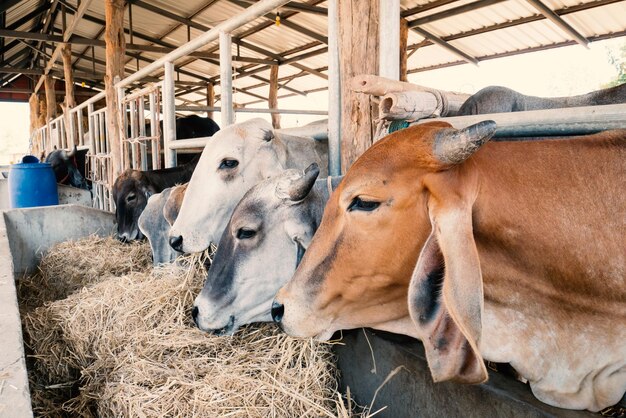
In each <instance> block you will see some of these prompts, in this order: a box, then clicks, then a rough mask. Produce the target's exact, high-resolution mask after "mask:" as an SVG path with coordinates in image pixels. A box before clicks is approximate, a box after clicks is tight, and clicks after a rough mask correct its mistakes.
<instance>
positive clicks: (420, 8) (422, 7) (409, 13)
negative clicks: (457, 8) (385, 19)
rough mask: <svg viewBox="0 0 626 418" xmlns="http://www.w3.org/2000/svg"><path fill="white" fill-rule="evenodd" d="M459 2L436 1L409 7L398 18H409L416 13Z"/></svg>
mask: <svg viewBox="0 0 626 418" xmlns="http://www.w3.org/2000/svg"><path fill="white" fill-rule="evenodd" d="M457 1H459V0H436V1H431V2H430V3H426V4H422V5H419V6H415V7H411V8H410V9H406V10H402V11H400V17H404V18H407V17H410V16H413V15H416V14H418V13H424V12H427V11H429V10H432V9H436V8H438V7H441V6H445V5H446V4H450V3H454V2H457Z"/></svg>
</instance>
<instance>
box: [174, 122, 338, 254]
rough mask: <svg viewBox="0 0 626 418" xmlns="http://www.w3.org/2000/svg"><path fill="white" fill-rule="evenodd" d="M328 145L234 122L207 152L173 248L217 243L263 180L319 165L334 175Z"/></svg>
mask: <svg viewBox="0 0 626 418" xmlns="http://www.w3.org/2000/svg"><path fill="white" fill-rule="evenodd" d="M327 156H328V143H327V142H320V141H316V140H314V139H312V138H302V137H296V136H291V135H286V134H282V133H278V132H275V131H274V130H273V129H272V127H271V125H270V124H269V123H268V122H266V121H265V120H263V119H252V120H249V121H246V122H243V123H238V124H235V125H231V126H228V127H226V128H224V129H222V130H221V131H219V132H218V133H216V134H215V135H214V136H213V138H212V139H211V142H210V143H209V144H207V146H206V147H205V148H204V151H203V152H202V156H201V157H200V161H199V162H198V165H197V167H196V170H195V172H194V174H193V176H192V177H191V181H190V182H189V186H188V188H187V192H186V194H185V198H184V199H183V203H182V206H181V209H180V213H179V216H178V218H177V219H176V222H174V225H173V226H172V229H171V231H170V244H171V246H172V247H173V248H174V249H176V250H178V251H182V252H185V253H191V252H198V251H203V250H205V249H206V248H208V247H209V245H210V244H211V243H217V242H218V240H219V239H220V236H221V235H222V232H223V231H224V228H225V227H226V224H227V223H228V219H229V218H230V215H231V214H232V212H233V209H234V208H235V205H236V204H237V202H239V200H240V199H241V198H242V197H243V195H244V194H245V193H246V192H247V191H248V190H249V189H250V188H251V187H252V186H254V185H255V184H257V183H259V182H260V181H262V180H264V179H266V178H268V177H271V176H273V175H275V174H278V173H280V172H281V171H282V170H284V169H287V168H299V169H304V168H305V167H307V166H308V165H309V164H311V163H317V164H318V165H319V167H320V174H321V175H322V176H326V175H328V169H327V167H328V157H327Z"/></svg>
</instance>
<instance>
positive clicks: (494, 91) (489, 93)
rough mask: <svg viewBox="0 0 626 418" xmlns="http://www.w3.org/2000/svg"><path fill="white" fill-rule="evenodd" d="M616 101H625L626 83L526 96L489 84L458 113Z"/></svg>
mask: <svg viewBox="0 0 626 418" xmlns="http://www.w3.org/2000/svg"><path fill="white" fill-rule="evenodd" d="M615 103H626V84H622V85H619V86H615V87H611V88H608V89H604V90H597V91H592V92H591V93H587V94H581V95H579V96H569V97H536V96H526V95H524V94H521V93H518V92H516V91H515V90H511V89H509V88H506V87H501V86H490V87H485V88H484V89H482V90H479V91H478V92H477V93H476V94H474V95H472V96H470V97H469V98H468V99H467V100H466V101H465V103H463V105H462V106H461V108H460V109H459V113H458V116H465V115H484V114H487V113H507V112H522V111H526V110H540V109H557V108H564V107H577V106H598V105H607V104H615Z"/></svg>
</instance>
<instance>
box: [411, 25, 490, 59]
mask: <svg viewBox="0 0 626 418" xmlns="http://www.w3.org/2000/svg"><path fill="white" fill-rule="evenodd" d="M411 30H413V31H414V32H417V33H418V34H420V35H421V36H423V37H424V38H426V39H428V40H429V41H431V42H433V43H435V44H437V45H439V46H440V47H442V48H444V49H446V50H448V51H449V52H452V53H453V54H454V55H457V56H459V57H461V58H463V59H464V60H465V61H467V62H469V63H471V64H474V65H478V60H477V59H476V58H474V57H472V56H471V55H469V54H466V53H465V52H463V51H461V50H460V49H458V48H457V47H455V46H452V45H450V44H449V43H447V42H446V41H444V40H443V39H441V38H439V37H438V36H435V35H433V34H432V33H430V32H427V31H425V30H424V29H422V28H411Z"/></svg>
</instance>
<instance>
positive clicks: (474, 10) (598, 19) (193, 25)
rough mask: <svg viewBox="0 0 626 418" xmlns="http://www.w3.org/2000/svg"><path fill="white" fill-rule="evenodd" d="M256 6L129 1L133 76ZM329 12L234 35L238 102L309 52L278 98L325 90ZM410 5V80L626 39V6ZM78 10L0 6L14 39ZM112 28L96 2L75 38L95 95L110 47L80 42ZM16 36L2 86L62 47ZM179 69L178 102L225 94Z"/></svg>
mask: <svg viewBox="0 0 626 418" xmlns="http://www.w3.org/2000/svg"><path fill="white" fill-rule="evenodd" d="M374 1H378V0H374ZM253 2H254V0H185V1H181V0H130V1H128V2H127V3H130V4H131V5H130V6H129V5H128V4H127V6H126V15H125V28H126V29H127V35H126V41H127V43H129V44H130V43H132V44H134V45H136V49H135V50H127V62H126V72H127V74H131V73H132V72H134V71H136V70H137V68H142V67H144V66H146V65H147V64H149V63H150V62H152V61H153V60H155V59H156V58H158V57H160V56H161V55H162V53H163V52H162V51H159V52H148V51H141V50H137V49H140V48H141V46H142V45H143V46H148V45H151V46H156V47H161V48H169V49H171V48H175V47H177V46H180V45H182V44H184V43H185V42H187V41H188V39H189V38H190V37H191V38H194V37H195V36H198V35H199V34H200V33H201V32H202V31H203V30H206V29H208V28H211V27H213V26H214V25H216V24H218V23H220V22H222V21H224V20H226V19H228V18H230V17H232V16H235V15H236V14H238V13H240V12H241V11H242V10H243V8H244V7H247V6H248V5H249V4H251V3H253ZM326 7H327V4H326V1H323V0H308V1H293V2H291V3H289V4H288V5H287V6H286V7H283V8H281V9H280V13H281V16H282V18H281V22H282V23H281V25H280V26H277V25H276V24H275V23H274V15H273V14H272V15H269V16H266V17H261V18H259V19H256V20H255V21H253V22H250V23H249V24H247V25H245V26H242V27H241V28H239V29H238V30H237V31H236V32H235V33H234V34H233V35H234V38H233V55H237V56H241V57H245V58H246V60H247V62H234V63H233V66H234V67H235V68H236V71H235V72H234V77H235V79H234V82H233V85H234V87H235V88H236V89H237V91H238V92H239V93H238V94H237V95H236V101H237V102H238V103H239V104H242V105H246V104H253V103H259V102H261V101H263V99H264V98H266V97H267V91H268V90H267V81H268V79H269V66H268V63H269V62H274V63H283V62H284V61H285V60H287V59H289V58H293V57H297V56H300V55H302V56H301V57H300V58H298V59H297V60H295V61H294V62H292V63H290V64H286V65H281V67H280V71H279V77H280V81H281V84H283V87H282V88H281V90H280V96H279V97H285V96H291V95H295V94H306V93H307V92H311V91H319V90H323V89H325V88H326V86H327V81H326V80H325V79H324V77H323V74H324V73H325V71H326V65H327V53H326V44H327V30H326V28H327V17H326V15H325V11H326ZM401 7H402V12H401V13H402V16H403V17H405V18H406V19H407V20H408V21H409V26H414V27H412V28H411V29H410V31H409V38H408V44H409V48H408V49H409V54H410V56H409V59H408V67H409V72H410V73H414V72H420V71H429V70H435V69H437V68H442V67H447V66H451V65H459V64H465V63H468V62H472V61H474V62H479V61H482V60H487V59H494V58H498V57H503V56H509V55H515V54H520V53H525V52H532V51H536V50H543V49H547V48H554V47H559V46H565V45H572V44H575V43H576V42H579V43H580V42H581V40H580V39H581V38H584V39H583V41H584V40H587V41H589V42H593V41H596V40H600V39H606V38H610V37H616V36H624V35H626V0H582V1H581V0H434V1H430V2H428V1H422V0H402V1H401ZM77 8H78V6H77V0H4V1H3V2H1V3H0V23H1V22H2V20H1V16H2V13H3V12H4V13H5V14H6V16H5V25H4V28H3V29H4V30H5V31H4V34H5V35H6V34H7V32H6V31H7V30H10V31H17V32H22V33H23V32H32V33H37V34H47V35H53V36H56V37H57V40H58V37H59V36H61V35H62V28H63V10H65V12H66V22H70V21H71V19H72V15H73V13H74V12H75V10H76V9H77ZM542 8H543V10H542ZM129 9H131V10H130V12H129ZM545 9H548V10H545ZM131 13H132V42H131V34H130V32H131V31H130V17H131V16H130V15H131ZM551 14H552V16H550V15H551ZM550 19H551V20H550ZM51 23H52V24H51ZM563 23H564V24H563ZM103 24H104V2H103V1H100V0H96V1H92V2H91V4H90V6H89V8H88V10H87V13H86V14H85V16H84V17H83V18H82V20H81V21H80V23H79V24H78V26H77V28H76V30H75V31H74V38H73V39H72V41H74V39H76V40H77V43H76V44H75V45H73V47H72V53H73V55H74V57H73V60H74V66H75V68H76V69H77V70H79V71H80V72H81V73H82V77H77V79H78V81H85V82H86V83H87V84H88V85H90V86H93V87H95V88H102V74H103V73H104V71H105V66H104V60H105V50H104V47H103V46H101V45H97V46H93V47H92V46H90V45H87V43H88V42H86V41H85V42H79V41H80V40H81V38H86V39H87V40H93V39H100V40H103V33H104V29H103ZM568 26H569V29H567V27H568ZM1 33H2V32H0V34H1ZM10 35H12V36H13V37H9V36H6V37H0V60H1V61H2V62H1V63H0V67H1V69H0V70H2V71H0V86H4V87H6V86H7V85H8V84H7V82H8V81H10V80H12V79H14V78H15V77H16V74H15V73H9V72H8V71H20V69H21V70H23V71H24V72H29V71H28V70H30V73H31V76H32V77H35V78H37V77H38V75H36V74H34V72H36V71H34V70H36V69H38V68H42V67H43V66H45V64H46V62H47V60H48V57H46V56H45V55H44V54H50V53H51V51H52V48H53V47H54V44H53V43H51V42H47V43H42V42H41V41H38V40H34V39H29V40H26V39H24V37H22V38H20V37H19V35H20V34H15V33H11V34H10ZM15 36H17V38H16V37H15ZM577 38H578V41H577ZM83 41H84V39H83ZM217 48H218V45H217V43H214V44H211V45H208V46H207V47H205V48H204V49H203V50H204V51H207V52H214V53H217ZM37 49H39V50H40V51H41V52H37ZM37 57H40V58H41V60H38V59H37ZM255 60H257V62H253V61H255ZM259 60H260V62H259ZM175 65H176V69H177V72H178V80H179V81H182V82H186V83H180V84H181V85H180V86H178V87H177V92H178V97H177V100H178V103H187V104H188V103H194V102H196V103H201V104H204V102H205V87H204V84H205V83H206V82H207V81H209V80H210V81H212V82H214V83H216V84H217V86H216V89H217V91H216V93H217V94H219V65H218V60H217V58H216V57H212V58H198V57H187V58H185V59H181V60H179V61H178V62H176V63H175ZM59 68H60V66H59ZM94 72H95V74H93V73H94ZM90 73H92V75H91V76H90ZM320 73H321V74H320ZM154 76H155V77H162V74H161V73H160V72H156V73H155V74H154ZM153 80H154V79H153ZM194 82H195V83H194ZM194 84H197V85H194Z"/></svg>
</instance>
